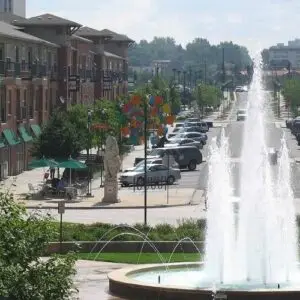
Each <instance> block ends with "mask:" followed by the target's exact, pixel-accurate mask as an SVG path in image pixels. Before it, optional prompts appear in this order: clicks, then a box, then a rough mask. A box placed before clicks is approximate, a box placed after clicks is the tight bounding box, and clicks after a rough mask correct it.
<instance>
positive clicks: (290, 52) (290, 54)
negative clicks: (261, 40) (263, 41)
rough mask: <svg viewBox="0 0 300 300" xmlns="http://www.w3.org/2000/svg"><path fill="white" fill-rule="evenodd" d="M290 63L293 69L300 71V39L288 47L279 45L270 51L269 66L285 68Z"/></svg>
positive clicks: (291, 42)
mask: <svg viewBox="0 0 300 300" xmlns="http://www.w3.org/2000/svg"><path fill="white" fill-rule="evenodd" d="M288 63H290V67H291V68H292V69H300V39H295V40H294V41H289V42H288V44H287V45H285V44H283V43H279V44H277V45H276V46H273V47H270V49H269V64H270V65H276V64H278V65H280V66H282V67H283V66H285V65H286V64H288Z"/></svg>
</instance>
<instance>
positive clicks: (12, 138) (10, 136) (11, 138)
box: [2, 129, 20, 146]
mask: <svg viewBox="0 0 300 300" xmlns="http://www.w3.org/2000/svg"><path fill="white" fill-rule="evenodd" d="M2 134H3V136H4V138H5V140H6V142H7V143H8V145H10V146H15V145H18V144H20V140H19V139H18V138H17V136H16V134H15V133H14V132H13V131H12V130H11V129H4V130H3V132H2Z"/></svg>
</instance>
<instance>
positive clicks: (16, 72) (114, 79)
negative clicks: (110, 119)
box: [0, 60, 128, 83]
mask: <svg viewBox="0 0 300 300" xmlns="http://www.w3.org/2000/svg"><path fill="white" fill-rule="evenodd" d="M68 69H69V75H79V76H80V78H81V79H90V80H91V81H94V82H97V81H106V82H111V83H121V82H123V81H127V80H128V75H127V73H126V72H123V71H119V70H116V71H114V70H109V69H98V68H97V69H96V68H93V69H86V68H78V69H75V68H73V67H69V68H68ZM75 71H76V74H72V72H75ZM59 73H60V74H59ZM0 75H2V76H3V77H21V78H41V77H49V78H51V79H52V80H58V79H59V78H66V77H67V67H65V68H64V69H63V72H62V71H60V72H59V69H58V66H57V64H54V65H52V66H50V67H49V66H47V65H46V64H40V63H31V64H28V63H26V62H25V61H24V60H22V61H21V62H18V63H16V62H12V61H10V60H6V61H3V60H2V61H1V60H0Z"/></svg>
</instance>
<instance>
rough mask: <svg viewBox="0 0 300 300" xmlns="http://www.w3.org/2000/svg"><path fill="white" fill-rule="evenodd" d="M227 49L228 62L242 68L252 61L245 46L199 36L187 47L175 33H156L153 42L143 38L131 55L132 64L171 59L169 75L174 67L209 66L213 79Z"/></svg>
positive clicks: (198, 67)
mask: <svg viewBox="0 0 300 300" xmlns="http://www.w3.org/2000/svg"><path fill="white" fill-rule="evenodd" d="M223 49H224V51H225V63H226V64H227V63H230V64H233V65H235V66H237V67H238V68H239V69H244V68H245V67H246V66H247V65H249V64H251V58H250V56H249V53H248V50H247V49H246V48H245V47H243V46H240V45H237V44H234V43H232V42H222V43H220V44H218V45H211V44H210V42H209V41H208V40H207V39H204V38H195V39H194V40H193V41H192V42H190V43H188V44H187V46H186V49H184V48H183V47H182V46H181V45H178V44H176V42H175V40H174V39H173V38H171V37H166V38H164V37H155V38H154V39H153V40H152V41H150V42H148V41H145V40H142V41H141V42H140V43H137V44H135V45H134V46H133V47H131V48H130V49H129V52H128V55H129V62H130V65H131V66H134V67H150V66H151V65H152V62H153V61H154V60H170V63H169V65H168V70H167V73H168V74H167V75H168V76H172V69H173V68H175V69H177V70H182V69H184V68H187V67H188V66H192V67H193V69H194V71H199V70H201V71H202V72H204V69H205V73H206V75H207V76H206V77H207V80H208V81H209V80H210V79H211V78H212V77H213V75H214V73H215V72H216V70H217V69H218V68H219V69H221V66H222V63H223ZM148 75H149V73H148ZM150 75H151V74H150ZM142 77H144V76H142ZM144 82H145V81H144Z"/></svg>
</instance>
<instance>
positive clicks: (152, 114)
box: [151, 107, 158, 117]
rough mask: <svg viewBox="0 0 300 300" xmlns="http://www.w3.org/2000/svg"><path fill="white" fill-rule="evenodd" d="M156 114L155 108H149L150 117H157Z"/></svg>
mask: <svg viewBox="0 0 300 300" xmlns="http://www.w3.org/2000/svg"><path fill="white" fill-rule="evenodd" d="M157 113H158V109H157V107H152V108H151V116H152V117H154V116H156V115H157Z"/></svg>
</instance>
